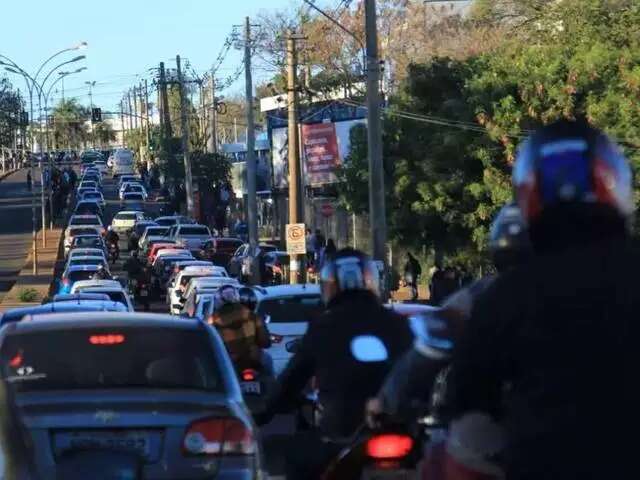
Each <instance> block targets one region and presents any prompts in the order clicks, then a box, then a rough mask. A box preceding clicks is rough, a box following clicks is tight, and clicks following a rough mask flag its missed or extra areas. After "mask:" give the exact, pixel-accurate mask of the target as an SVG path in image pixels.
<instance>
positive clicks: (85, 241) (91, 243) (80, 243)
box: [73, 237, 102, 248]
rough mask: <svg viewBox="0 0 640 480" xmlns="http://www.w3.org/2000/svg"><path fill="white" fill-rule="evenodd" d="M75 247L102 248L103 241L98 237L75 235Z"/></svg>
mask: <svg viewBox="0 0 640 480" xmlns="http://www.w3.org/2000/svg"><path fill="white" fill-rule="evenodd" d="M73 246H74V247H80V248H82V247H86V248H100V247H101V246H102V242H100V239H99V238H97V237H75V238H74V239H73Z"/></svg>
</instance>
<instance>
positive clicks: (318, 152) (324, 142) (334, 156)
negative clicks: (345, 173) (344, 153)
mask: <svg viewBox="0 0 640 480" xmlns="http://www.w3.org/2000/svg"><path fill="white" fill-rule="evenodd" d="M302 145H303V151H304V156H305V167H306V174H307V184H308V185H321V184H323V183H333V182H335V181H336V168H337V167H338V165H339V164H340V152H339V151H338V139H337V136H336V126H335V124H334V123H314V124H311V125H302Z"/></svg>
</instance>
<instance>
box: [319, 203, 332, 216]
mask: <svg viewBox="0 0 640 480" xmlns="http://www.w3.org/2000/svg"><path fill="white" fill-rule="evenodd" d="M334 211H335V209H334V208H333V205H331V204H330V203H323V204H322V206H321V207H320V212H321V213H322V215H324V216H325V217H330V216H331V215H333V212H334Z"/></svg>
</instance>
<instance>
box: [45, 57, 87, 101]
mask: <svg viewBox="0 0 640 480" xmlns="http://www.w3.org/2000/svg"><path fill="white" fill-rule="evenodd" d="M86 69H87V67H80V68H78V69H77V70H74V71H73V72H67V71H64V72H58V75H60V77H59V78H58V79H57V80H56V81H54V82H53V84H52V85H51V87H53V85H55V84H56V83H58V81H60V80H62V101H63V102H64V77H66V76H69V75H73V74H74V73H80V72H82V71H83V70H86ZM51 87H50V88H49V93H50V92H51ZM49 93H47V97H48V96H49ZM46 104H47V102H46V97H45V110H46Z"/></svg>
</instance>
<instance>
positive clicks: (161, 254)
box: [156, 248, 193, 258]
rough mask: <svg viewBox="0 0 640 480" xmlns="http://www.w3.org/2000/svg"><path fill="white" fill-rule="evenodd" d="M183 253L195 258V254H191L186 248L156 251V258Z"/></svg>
mask: <svg viewBox="0 0 640 480" xmlns="http://www.w3.org/2000/svg"><path fill="white" fill-rule="evenodd" d="M179 254H182V255H184V256H185V257H190V258H193V255H191V252H190V251H189V250H187V249H185V248H165V249H161V250H159V251H158V252H157V253H156V258H161V257H166V256H171V255H176V256H177V255H179Z"/></svg>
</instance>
